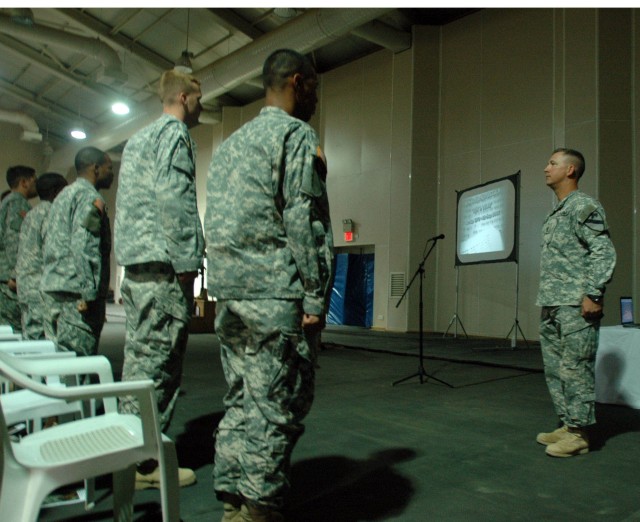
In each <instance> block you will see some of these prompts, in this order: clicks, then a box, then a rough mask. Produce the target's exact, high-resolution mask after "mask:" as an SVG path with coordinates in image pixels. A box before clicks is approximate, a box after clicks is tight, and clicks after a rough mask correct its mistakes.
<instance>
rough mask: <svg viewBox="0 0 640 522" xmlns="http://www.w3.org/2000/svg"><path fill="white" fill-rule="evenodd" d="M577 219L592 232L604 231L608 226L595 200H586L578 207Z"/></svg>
mask: <svg viewBox="0 0 640 522" xmlns="http://www.w3.org/2000/svg"><path fill="white" fill-rule="evenodd" d="M578 221H579V222H580V224H581V225H584V226H586V227H588V228H589V229H591V230H593V231H594V232H604V231H605V230H607V229H608V228H609V227H608V225H607V220H606V218H605V215H604V212H603V210H602V208H600V206H599V205H598V204H597V203H595V202H588V203H587V204H585V205H584V206H583V207H582V208H581V209H580V211H579V212H578Z"/></svg>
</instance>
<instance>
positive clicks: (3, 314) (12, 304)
mask: <svg viewBox="0 0 640 522" xmlns="http://www.w3.org/2000/svg"><path fill="white" fill-rule="evenodd" d="M0 324H8V325H9V326H11V328H13V331H14V333H21V332H22V319H21V317H20V303H18V294H16V293H15V292H14V291H13V290H11V289H10V288H9V285H7V282H6V281H4V282H2V283H0Z"/></svg>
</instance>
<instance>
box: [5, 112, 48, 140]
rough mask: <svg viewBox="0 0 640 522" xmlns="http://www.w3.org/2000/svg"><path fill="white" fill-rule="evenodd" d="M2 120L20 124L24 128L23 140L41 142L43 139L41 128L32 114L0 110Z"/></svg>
mask: <svg viewBox="0 0 640 522" xmlns="http://www.w3.org/2000/svg"><path fill="white" fill-rule="evenodd" d="M0 121H3V122H6V123H15V124H16V125H20V126H21V127H22V129H23V131H22V136H21V137H20V139H21V140H22V141H28V142H30V143H40V142H41V141H42V134H40V128H39V127H38V124H37V123H36V120H34V119H33V118H32V117H31V116H27V115H26V114H24V113H22V112H11V111H3V110H0Z"/></svg>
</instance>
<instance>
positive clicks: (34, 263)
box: [16, 172, 67, 339]
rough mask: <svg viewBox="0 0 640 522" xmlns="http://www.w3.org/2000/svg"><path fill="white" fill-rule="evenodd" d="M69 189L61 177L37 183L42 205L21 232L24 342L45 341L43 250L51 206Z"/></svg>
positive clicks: (52, 174) (43, 178) (20, 298)
mask: <svg viewBox="0 0 640 522" xmlns="http://www.w3.org/2000/svg"><path fill="white" fill-rule="evenodd" d="M66 186H67V180H66V179H64V177H63V176H62V175H60V174H57V173H55V172H48V173H46V174H42V176H40V177H39V178H38V181H37V183H36V189H37V190H38V196H39V197H40V203H39V204H38V205H37V206H36V207H35V208H34V209H32V210H30V211H29V212H28V213H27V216H26V217H25V218H24V223H23V224H22V228H21V229H20V245H19V247H18V262H17V264H16V276H17V277H16V282H17V284H18V301H19V302H20V309H21V311H22V336H23V337H24V338H25V339H44V338H45V335H44V318H45V317H46V316H47V313H45V310H46V309H45V307H44V303H43V301H42V294H41V293H40V281H41V279H42V269H43V266H42V261H43V246H44V240H45V238H46V235H47V224H48V222H49V220H48V216H49V210H50V209H51V202H52V201H53V200H54V199H55V198H56V196H57V195H58V193H59V192H60V191H61V190H62V189H63V188H64V187H66Z"/></svg>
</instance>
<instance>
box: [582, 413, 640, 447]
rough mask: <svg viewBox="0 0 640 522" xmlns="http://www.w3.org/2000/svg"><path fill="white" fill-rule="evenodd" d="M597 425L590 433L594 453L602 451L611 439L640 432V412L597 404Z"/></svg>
mask: <svg viewBox="0 0 640 522" xmlns="http://www.w3.org/2000/svg"><path fill="white" fill-rule="evenodd" d="M596 419H597V424H596V425H595V427H594V429H593V430H592V432H591V433H590V436H591V439H590V445H591V450H592V451H598V450H600V449H602V448H603V447H604V446H605V445H606V443H607V441H608V440H609V439H612V438H614V437H617V436H618V435H622V434H624V433H630V432H640V410H635V409H632V408H629V407H627V406H615V405H612V404H598V403H597V404H596Z"/></svg>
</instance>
